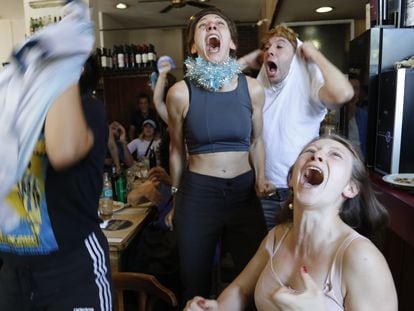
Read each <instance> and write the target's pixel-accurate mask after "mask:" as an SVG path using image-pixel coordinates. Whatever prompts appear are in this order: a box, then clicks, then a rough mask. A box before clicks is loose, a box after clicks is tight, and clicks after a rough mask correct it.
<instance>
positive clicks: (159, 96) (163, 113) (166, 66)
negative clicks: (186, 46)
mask: <svg viewBox="0 0 414 311" xmlns="http://www.w3.org/2000/svg"><path fill="white" fill-rule="evenodd" d="M159 67H160V68H159V69H158V72H159V73H158V79H157V83H156V84H155V88H154V95H153V97H152V101H153V102H154V106H155V109H156V110H157V113H158V115H159V116H160V118H161V119H162V120H163V121H164V122H165V123H166V124H168V112H167V106H166V105H165V102H164V91H165V84H166V83H167V75H168V73H169V72H170V71H171V64H170V62H168V61H163V62H161V63H160V65H159Z"/></svg>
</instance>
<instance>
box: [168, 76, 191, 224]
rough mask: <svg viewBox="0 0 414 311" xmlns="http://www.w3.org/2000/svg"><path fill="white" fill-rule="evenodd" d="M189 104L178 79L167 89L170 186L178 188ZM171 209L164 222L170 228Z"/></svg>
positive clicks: (182, 165) (183, 160)
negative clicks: (184, 129) (185, 119)
mask: <svg viewBox="0 0 414 311" xmlns="http://www.w3.org/2000/svg"><path fill="white" fill-rule="evenodd" d="M188 105H189V94H188V89H187V86H186V84H185V82H184V81H180V82H178V83H176V84H174V86H172V87H171V89H170V90H169V91H168V94H167V109H168V127H169V131H168V132H169V134H170V176H171V186H173V187H176V188H178V186H179V184H180V181H181V176H182V174H183V170H184V166H185V162H186V152H185V146H184V133H183V122H184V118H185V114H186V113H187V109H188ZM173 213H174V212H173V209H172V211H171V212H170V213H169V214H168V216H167V219H166V223H167V225H168V226H169V227H170V228H172V217H173Z"/></svg>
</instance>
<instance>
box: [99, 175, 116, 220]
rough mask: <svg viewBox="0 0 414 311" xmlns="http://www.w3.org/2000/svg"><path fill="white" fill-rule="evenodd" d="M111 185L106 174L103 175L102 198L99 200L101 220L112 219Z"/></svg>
mask: <svg viewBox="0 0 414 311" xmlns="http://www.w3.org/2000/svg"><path fill="white" fill-rule="evenodd" d="M112 205H113V197H112V184H111V180H110V178H109V174H108V173H107V172H105V173H104V175H103V187H102V196H101V198H100V200H99V215H100V217H101V218H102V219H103V220H107V219H110V218H111V217H112V213H113V211H112Z"/></svg>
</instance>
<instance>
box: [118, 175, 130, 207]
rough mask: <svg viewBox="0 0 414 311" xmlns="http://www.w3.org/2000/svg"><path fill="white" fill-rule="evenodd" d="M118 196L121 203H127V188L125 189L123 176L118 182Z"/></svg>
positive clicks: (119, 177) (120, 176)
mask: <svg viewBox="0 0 414 311" xmlns="http://www.w3.org/2000/svg"><path fill="white" fill-rule="evenodd" d="M116 194H117V199H118V201H119V202H123V203H126V200H127V196H126V188H125V179H124V176H123V175H121V174H120V175H119V176H118V179H117V180H116Z"/></svg>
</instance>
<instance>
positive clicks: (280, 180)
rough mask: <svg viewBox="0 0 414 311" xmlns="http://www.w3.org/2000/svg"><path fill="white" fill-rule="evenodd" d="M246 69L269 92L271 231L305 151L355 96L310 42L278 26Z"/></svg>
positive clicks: (244, 62) (267, 199) (267, 206)
mask: <svg viewBox="0 0 414 311" xmlns="http://www.w3.org/2000/svg"><path fill="white" fill-rule="evenodd" d="M239 64H240V65H241V67H242V68H243V67H244V68H246V67H247V66H249V67H252V68H258V66H259V67H260V66H261V69H260V72H259V74H258V77H257V80H258V81H259V82H261V84H262V85H263V86H264V88H265V104H264V107H263V141H264V146H265V160H266V164H265V177H266V179H267V180H268V181H269V183H270V184H271V187H270V189H269V191H268V192H267V193H266V195H264V196H262V200H261V201H262V207H263V211H264V213H265V218H266V223H267V227H268V229H269V230H270V229H271V228H272V227H273V226H274V225H275V224H276V221H275V216H276V214H277V212H278V211H279V210H280V209H281V207H282V206H283V204H284V202H285V201H286V198H287V194H288V189H287V188H288V186H287V182H286V177H287V175H288V171H289V168H290V167H291V166H292V164H293V162H294V161H295V159H296V157H297V156H298V154H299V152H300V150H301V149H302V148H303V147H304V146H305V145H306V144H307V143H308V142H309V141H310V140H311V139H313V138H315V137H317V136H318V135H319V127H320V123H321V121H322V120H323V119H324V117H325V115H326V113H327V112H328V109H339V108H340V107H341V106H342V104H344V103H345V102H347V101H348V100H350V99H351V98H352V96H353V89H352V86H351V84H350V83H349V81H348V79H347V78H346V77H345V75H344V74H343V73H342V72H341V71H340V70H339V69H338V68H336V67H335V66H334V65H333V64H332V63H331V62H330V61H329V60H328V59H326V57H325V56H324V55H323V54H322V53H321V52H319V51H318V50H317V49H316V48H315V46H314V45H313V44H312V43H310V42H304V43H302V42H301V41H300V40H299V39H298V37H297V34H296V33H295V32H294V31H293V30H292V29H291V28H289V27H286V26H284V25H278V26H276V27H275V28H273V29H271V30H270V31H269V32H268V33H267V34H266V36H265V37H264V39H263V51H262V50H256V51H253V52H252V53H250V54H248V55H246V56H244V57H242V58H240V59H239Z"/></svg>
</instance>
